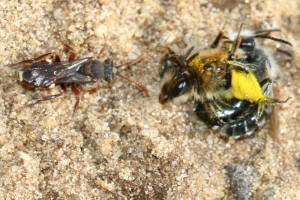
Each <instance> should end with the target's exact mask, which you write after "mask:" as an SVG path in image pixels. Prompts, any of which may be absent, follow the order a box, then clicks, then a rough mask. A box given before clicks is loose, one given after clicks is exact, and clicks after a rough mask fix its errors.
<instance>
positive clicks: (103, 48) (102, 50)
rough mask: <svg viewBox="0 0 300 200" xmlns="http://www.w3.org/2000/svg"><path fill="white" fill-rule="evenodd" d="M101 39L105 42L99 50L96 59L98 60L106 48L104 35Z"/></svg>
mask: <svg viewBox="0 0 300 200" xmlns="http://www.w3.org/2000/svg"><path fill="white" fill-rule="evenodd" d="M103 37H104V41H105V42H104V45H103V47H102V48H101V49H100V52H99V54H98V56H97V58H100V56H101V55H102V54H103V52H104V50H105V48H106V38H105V35H104V36H103Z"/></svg>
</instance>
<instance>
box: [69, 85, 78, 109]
mask: <svg viewBox="0 0 300 200" xmlns="http://www.w3.org/2000/svg"><path fill="white" fill-rule="evenodd" d="M71 89H72V92H73V94H75V97H76V102H75V105H74V113H75V111H76V110H77V109H78V106H79V103H80V90H79V89H78V88H77V87H76V86H75V85H72V86H71Z"/></svg>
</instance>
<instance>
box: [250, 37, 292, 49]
mask: <svg viewBox="0 0 300 200" xmlns="http://www.w3.org/2000/svg"><path fill="white" fill-rule="evenodd" d="M254 37H255V38H266V39H270V40H274V41H276V42H280V43H283V44H287V45H290V46H292V44H291V43H290V42H288V41H286V40H283V39H280V38H275V37H271V36H269V35H256V36H254Z"/></svg>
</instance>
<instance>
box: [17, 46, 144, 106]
mask: <svg viewBox="0 0 300 200" xmlns="http://www.w3.org/2000/svg"><path fill="white" fill-rule="evenodd" d="M64 46H65V47H66V48H67V49H68V50H70V51H71V54H70V56H69V60H68V61H61V60H60V57H59V55H58V54H57V53H46V54H44V55H41V56H39V57H37V58H35V59H33V60H24V61H22V62H19V63H16V64H13V66H15V65H20V64H24V63H31V64H30V65H28V66H25V67H24V68H23V69H22V70H21V71H20V73H19V79H20V83H21V84H22V85H23V86H25V87H27V88H30V89H51V88H53V87H55V86H56V85H60V86H61V89H62V90H61V92H59V93H58V94H55V95H50V96H45V97H43V98H41V99H39V100H37V101H36V102H35V103H32V104H30V105H35V104H37V103H39V102H41V101H46V100H50V99H54V98H57V97H59V96H62V95H63V94H64V93H65V92H66V88H67V86H71V89H72V91H73V93H74V94H75V95H76V103H75V106H74V110H76V109H77V108H78V106H79V102H80V89H79V88H78V87H79V86H80V85H81V84H87V83H94V82H96V81H97V80H99V79H103V80H105V81H107V82H111V81H113V80H114V76H115V75H117V76H119V77H121V78H123V79H125V80H127V81H129V82H131V83H133V84H135V85H136V86H137V87H139V88H140V89H141V90H142V91H143V92H144V93H145V95H146V96H148V95H149V93H148V90H147V88H146V87H145V86H143V85H142V84H140V83H139V82H137V81H135V80H132V79H130V78H128V77H126V76H123V75H121V74H119V73H117V72H115V73H114V70H113V69H114V66H113V62H112V61H111V60H110V59H106V60H104V61H100V60H98V59H96V58H94V57H87V58H82V59H76V52H75V50H74V48H73V47H71V46H70V45H67V44H64ZM103 50H104V47H103V48H102V50H101V51H100V54H99V55H101V54H102V52H103ZM47 57H48V58H50V59H46V58H47ZM142 59H143V55H141V56H139V57H138V58H137V59H135V60H132V61H130V62H127V63H124V64H122V65H119V66H116V67H115V68H118V67H121V66H130V65H134V64H136V63H138V62H140V61H141V60H142ZM90 91H94V90H93V89H91V90H90Z"/></svg>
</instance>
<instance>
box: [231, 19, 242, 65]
mask: <svg viewBox="0 0 300 200" xmlns="http://www.w3.org/2000/svg"><path fill="white" fill-rule="evenodd" d="M243 25H244V23H241V26H240V29H239V32H238V34H237V36H236V39H235V42H234V45H233V49H232V50H231V53H230V55H229V57H230V58H231V59H233V58H234V54H235V52H236V50H237V48H238V47H239V46H240V44H241V42H242V38H241V37H240V35H241V31H242V27H243Z"/></svg>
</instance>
